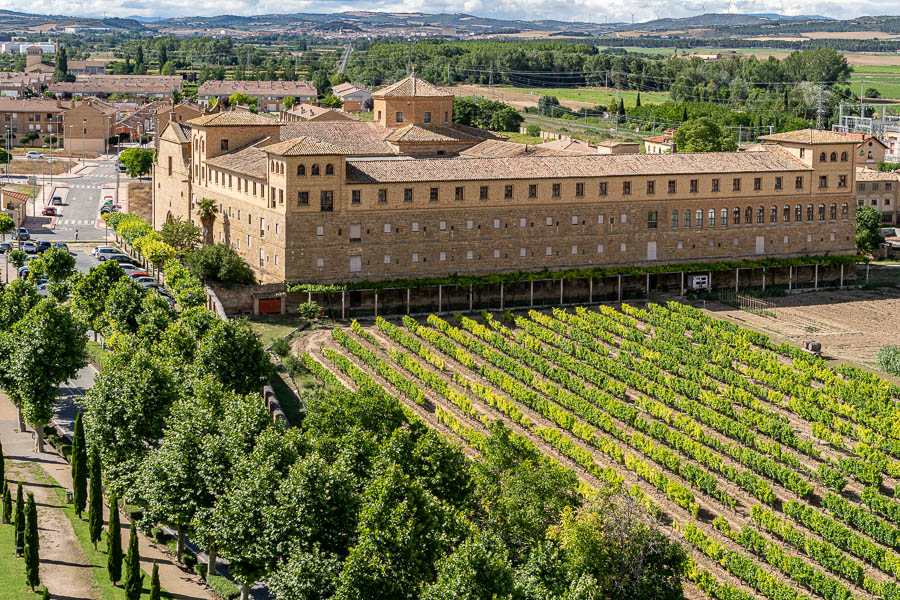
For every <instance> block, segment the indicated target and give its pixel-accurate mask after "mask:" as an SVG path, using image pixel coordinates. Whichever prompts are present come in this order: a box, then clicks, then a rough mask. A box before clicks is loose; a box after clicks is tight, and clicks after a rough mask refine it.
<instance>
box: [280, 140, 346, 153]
mask: <svg viewBox="0 0 900 600" xmlns="http://www.w3.org/2000/svg"><path fill="white" fill-rule="evenodd" d="M266 152H269V153H270V154H277V155H279V156H317V155H323V154H347V151H346V150H345V149H343V148H341V147H339V146H335V145H333V144H329V143H327V142H320V141H318V140H314V139H313V138H311V137H308V136H303V137H299V138H295V139H293V140H286V141H284V142H278V143H277V144H272V145H271V146H267V147H266Z"/></svg>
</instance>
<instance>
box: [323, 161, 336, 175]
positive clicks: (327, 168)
mask: <svg viewBox="0 0 900 600" xmlns="http://www.w3.org/2000/svg"><path fill="white" fill-rule="evenodd" d="M325 174H326V175H334V165H332V164H327V165H325Z"/></svg>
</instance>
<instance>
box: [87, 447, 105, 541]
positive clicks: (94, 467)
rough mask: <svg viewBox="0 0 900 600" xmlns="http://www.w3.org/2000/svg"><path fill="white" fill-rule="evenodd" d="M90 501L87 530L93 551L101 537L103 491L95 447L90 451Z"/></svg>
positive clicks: (98, 458)
mask: <svg viewBox="0 0 900 600" xmlns="http://www.w3.org/2000/svg"><path fill="white" fill-rule="evenodd" d="M90 492H91V499H90V504H89V507H88V523H89V525H88V530H89V531H90V532H91V541H92V542H93V543H94V550H96V549H97V542H99V541H100V538H101V537H102V536H103V491H102V489H101V487H100V455H99V454H98V453H97V447H96V446H94V448H93V449H92V450H91V488H90Z"/></svg>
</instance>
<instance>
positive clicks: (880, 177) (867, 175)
mask: <svg viewBox="0 0 900 600" xmlns="http://www.w3.org/2000/svg"><path fill="white" fill-rule="evenodd" d="M856 180H857V181H900V173H898V172H894V171H871V170H869V169H863V170H857V171H856Z"/></svg>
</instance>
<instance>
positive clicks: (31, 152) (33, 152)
mask: <svg viewBox="0 0 900 600" xmlns="http://www.w3.org/2000/svg"><path fill="white" fill-rule="evenodd" d="M25 158H27V159H30V160H36V159H38V158H46V157H45V156H44V155H43V154H41V153H40V152H38V151H37V150H29V151H28V152H26V153H25Z"/></svg>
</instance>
